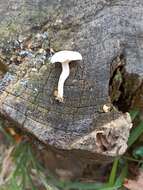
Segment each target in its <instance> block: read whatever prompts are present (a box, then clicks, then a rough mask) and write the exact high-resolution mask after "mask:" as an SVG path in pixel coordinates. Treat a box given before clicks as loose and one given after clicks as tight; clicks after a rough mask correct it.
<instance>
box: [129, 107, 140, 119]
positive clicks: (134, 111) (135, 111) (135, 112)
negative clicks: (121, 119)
mask: <svg viewBox="0 0 143 190" xmlns="http://www.w3.org/2000/svg"><path fill="white" fill-rule="evenodd" d="M129 113H130V116H131V119H132V121H133V120H134V119H135V118H136V117H137V115H138V114H139V110H138V109H134V110H131V111H130V112H129Z"/></svg>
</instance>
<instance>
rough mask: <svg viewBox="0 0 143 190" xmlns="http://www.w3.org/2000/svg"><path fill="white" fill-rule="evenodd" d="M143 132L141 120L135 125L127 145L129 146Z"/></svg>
mask: <svg viewBox="0 0 143 190" xmlns="http://www.w3.org/2000/svg"><path fill="white" fill-rule="evenodd" d="M142 133H143V122H141V123H140V124H139V125H138V126H137V127H135V128H134V129H133V130H132V131H131V134H130V136H129V139H128V147H130V146H131V145H132V144H133V143H134V142H135V141H136V140H137V139H138V138H139V136H140V135H141V134H142Z"/></svg>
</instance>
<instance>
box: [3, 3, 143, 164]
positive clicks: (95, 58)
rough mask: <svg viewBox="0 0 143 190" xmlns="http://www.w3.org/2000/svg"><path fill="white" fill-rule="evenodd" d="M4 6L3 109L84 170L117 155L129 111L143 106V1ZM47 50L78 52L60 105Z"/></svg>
mask: <svg viewBox="0 0 143 190" xmlns="http://www.w3.org/2000/svg"><path fill="white" fill-rule="evenodd" d="M30 2H31V1H30ZM1 7H2V8H1V10H0V19H1V20H0V22H1V28H0V36H1V39H0V41H1V62H2V64H4V65H8V72H6V74H7V73H10V74H11V75H12V78H11V79H10V80H8V82H6V83H4V84H6V85H4V87H3V88H2V90H1V93H0V113H1V115H2V116H5V117H7V118H9V119H10V120H11V121H13V122H14V123H15V124H16V125H17V126H18V127H19V128H20V129H21V130H26V131H28V132H29V133H30V134H32V135H34V136H35V137H37V138H38V139H39V140H40V141H41V142H43V143H44V144H45V145H46V146H47V147H48V148H49V149H52V150H53V152H55V154H56V152H57V153H59V154H60V152H61V154H62V155H64V156H63V157H62V159H61V160H62V161H63V160H64V159H67V160H70V161H71V162H72V160H73V159H74V161H75V165H76V164H79V163H80V164H79V165H80V167H81V168H82V166H81V165H82V164H81V163H89V162H90V161H92V162H97V163H101V162H102V163H104V162H109V161H111V160H112V158H113V157H116V156H119V155H122V154H123V153H124V152H125V151H126V149H127V140H128V137H129V131H130V129H131V127H132V122H131V118H130V116H129V114H128V113H127V112H128V111H129V109H130V108H133V107H136V106H138V107H139V108H140V109H142V107H143V104H142V103H141V102H142V101H141V99H142V98H141V97H142V94H143V91H142V90H141V89H142V74H143V64H142V59H143V58H142V49H143V48H142V46H143V36H142V32H143V2H142V0H138V1H137V0H134V1H133V0H124V1H121V0H120V1H118V0H117V1H114V0H110V1H108V0H103V1H98V0H84V1H82V0H78V1H75V0H70V1H64V0H61V1H58V0H54V1H44V0H43V1H42V0H39V1H36V2H35V1H32V2H31V3H28V2H27V1H19V0H16V1H12V2H11V3H9V4H7V2H6V1H2V2H1ZM31 7H32V8H31ZM31 9H32V10H31ZM13 10H15V11H14V12H13ZM24 10H26V11H24ZM1 15H2V17H1ZM9 23H10V24H9ZM12 26H13V27H12ZM15 26H16V27H15ZM7 39H9V40H10V41H8V42H7ZM12 42H13V43H12ZM50 48H52V49H54V50H55V51H59V50H65V49H66V50H75V51H78V52H80V53H81V54H82V56H83V61H82V62H79V64H75V63H74V62H72V63H71V64H70V76H69V78H68V79H67V81H66V83H65V86H64V103H59V102H57V101H56V100H55V97H54V93H55V90H56V89H57V84H58V79H59V76H60V72H61V65H60V64H56V65H51V64H50V63H49V61H48V57H49V53H50ZM24 51H25V52H26V53H25V54H24ZM13 65H14V66H13ZM6 74H5V75H4V76H6ZM3 80H6V79H5V77H4V78H3ZM137 92H138V93H137ZM138 96H140V98H137V97H138ZM52 154H53V153H52ZM47 159H48V158H47ZM52 159H53V158H52ZM55 160H56V163H57V162H58V161H57V159H55ZM61 160H60V161H61ZM62 161H61V162H62ZM56 167H57V166H56Z"/></svg>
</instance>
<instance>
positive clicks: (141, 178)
mask: <svg viewBox="0 0 143 190" xmlns="http://www.w3.org/2000/svg"><path fill="white" fill-rule="evenodd" d="M124 187H126V188H128V189H129V190H143V172H140V173H139V175H138V178H137V179H136V180H131V179H126V180H125V182H124Z"/></svg>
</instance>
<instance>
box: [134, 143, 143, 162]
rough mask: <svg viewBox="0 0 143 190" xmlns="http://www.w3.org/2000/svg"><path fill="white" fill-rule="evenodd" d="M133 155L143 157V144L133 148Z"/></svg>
mask: <svg viewBox="0 0 143 190" xmlns="http://www.w3.org/2000/svg"><path fill="white" fill-rule="evenodd" d="M133 156H134V158H136V159H138V158H143V146H140V147H137V148H136V149H134V150H133Z"/></svg>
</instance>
